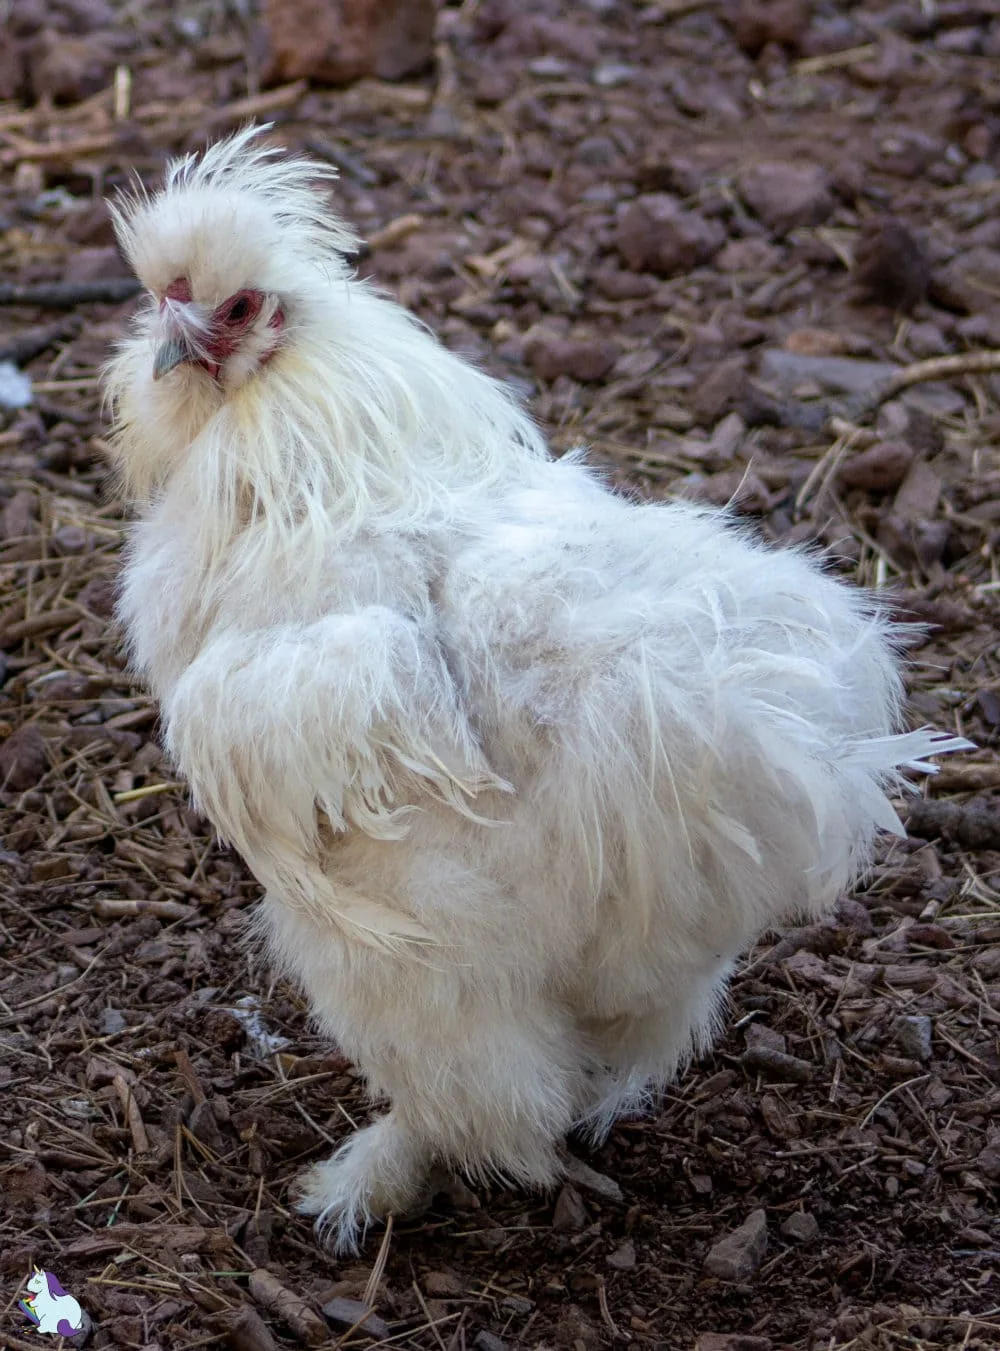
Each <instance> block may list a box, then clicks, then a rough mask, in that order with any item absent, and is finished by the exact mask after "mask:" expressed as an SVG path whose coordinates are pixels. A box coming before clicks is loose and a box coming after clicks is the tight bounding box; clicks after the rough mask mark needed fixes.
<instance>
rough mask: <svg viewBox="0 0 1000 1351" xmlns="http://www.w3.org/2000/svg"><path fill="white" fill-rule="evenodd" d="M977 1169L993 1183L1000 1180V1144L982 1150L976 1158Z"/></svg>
mask: <svg viewBox="0 0 1000 1351" xmlns="http://www.w3.org/2000/svg"><path fill="white" fill-rule="evenodd" d="M976 1167H977V1168H978V1169H979V1171H980V1172H981V1173H982V1174H983V1175H984V1176H985V1177H988V1178H989V1179H990V1181H991V1182H996V1181H997V1180H1000V1144H993V1145H987V1146H986V1148H985V1149H983V1150H980V1152H979V1154H978V1155H977V1156H976Z"/></svg>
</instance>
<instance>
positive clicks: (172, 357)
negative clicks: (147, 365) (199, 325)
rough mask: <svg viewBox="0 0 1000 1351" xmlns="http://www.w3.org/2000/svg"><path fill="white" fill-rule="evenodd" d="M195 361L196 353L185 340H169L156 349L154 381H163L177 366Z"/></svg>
mask: <svg viewBox="0 0 1000 1351" xmlns="http://www.w3.org/2000/svg"><path fill="white" fill-rule="evenodd" d="M193 360H194V353H193V352H192V351H191V348H190V347H189V346H188V345H187V343H186V342H185V341H184V339H183V338H178V337H174V338H167V339H165V341H163V342H161V343H160V345H159V347H158V348H157V349H156V356H155V357H154V358H153V379H154V380H162V379H163V377H164V376H165V375H168V374H169V373H170V372H171V371H172V370H173V369H174V367H175V366H180V365H182V364H183V363H184V362H185V361H193Z"/></svg>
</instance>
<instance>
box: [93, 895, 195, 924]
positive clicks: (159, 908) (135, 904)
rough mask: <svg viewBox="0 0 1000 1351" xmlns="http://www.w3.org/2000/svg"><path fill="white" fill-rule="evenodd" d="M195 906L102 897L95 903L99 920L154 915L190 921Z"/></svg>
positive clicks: (158, 917) (161, 917)
mask: <svg viewBox="0 0 1000 1351" xmlns="http://www.w3.org/2000/svg"><path fill="white" fill-rule="evenodd" d="M194 913H195V911H194V908H193V906H190V905H181V903H180V901H148V900H118V899H116V898H114V897H111V896H100V897H98V899H97V900H96V901H95V902H94V914H95V915H97V917H98V918H99V919H133V918H134V917H135V916H136V915H153V916H155V917H156V919H167V920H174V919H190V918H191V916H192V915H193V914H194Z"/></svg>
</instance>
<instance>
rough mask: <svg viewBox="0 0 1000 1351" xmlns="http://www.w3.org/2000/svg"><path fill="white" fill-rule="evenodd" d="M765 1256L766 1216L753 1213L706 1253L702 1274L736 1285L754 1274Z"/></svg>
mask: <svg viewBox="0 0 1000 1351" xmlns="http://www.w3.org/2000/svg"><path fill="white" fill-rule="evenodd" d="M766 1252H767V1216H766V1215H765V1213H764V1211H763V1210H753V1211H751V1212H750V1214H749V1215H748V1216H747V1218H746V1219H745V1220H744V1221H743V1223H742V1224H741V1225H740V1227H739V1228H738V1229H734V1230H733V1232H732V1233H731V1234H726V1236H725V1237H724V1238H720V1239H719V1241H718V1242H717V1243H714V1244H713V1245H712V1247H711V1248H710V1249H709V1253H708V1256H707V1257H706V1258H705V1270H706V1271H707V1272H708V1274H709V1275H710V1276H717V1277H718V1278H719V1280H721V1281H730V1282H733V1283H739V1282H740V1281H745V1280H747V1279H748V1278H749V1277H750V1276H752V1275H753V1274H754V1272H755V1271H757V1270H758V1268H759V1267H760V1264H761V1263H762V1262H763V1260H764V1254H765V1253H766Z"/></svg>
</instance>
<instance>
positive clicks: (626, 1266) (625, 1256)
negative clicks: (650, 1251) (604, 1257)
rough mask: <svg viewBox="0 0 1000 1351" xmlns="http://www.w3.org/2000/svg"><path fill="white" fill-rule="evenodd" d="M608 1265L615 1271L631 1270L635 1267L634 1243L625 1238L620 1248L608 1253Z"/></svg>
mask: <svg viewBox="0 0 1000 1351" xmlns="http://www.w3.org/2000/svg"><path fill="white" fill-rule="evenodd" d="M608 1266H609V1267H612V1268H613V1269H614V1270H615V1271H632V1270H633V1268H634V1267H635V1244H634V1243H633V1242H632V1240H631V1239H630V1238H627V1239H626V1240H625V1242H624V1243H623V1244H622V1245H621V1247H620V1248H616V1249H615V1250H614V1252H613V1253H609V1255H608Z"/></svg>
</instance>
